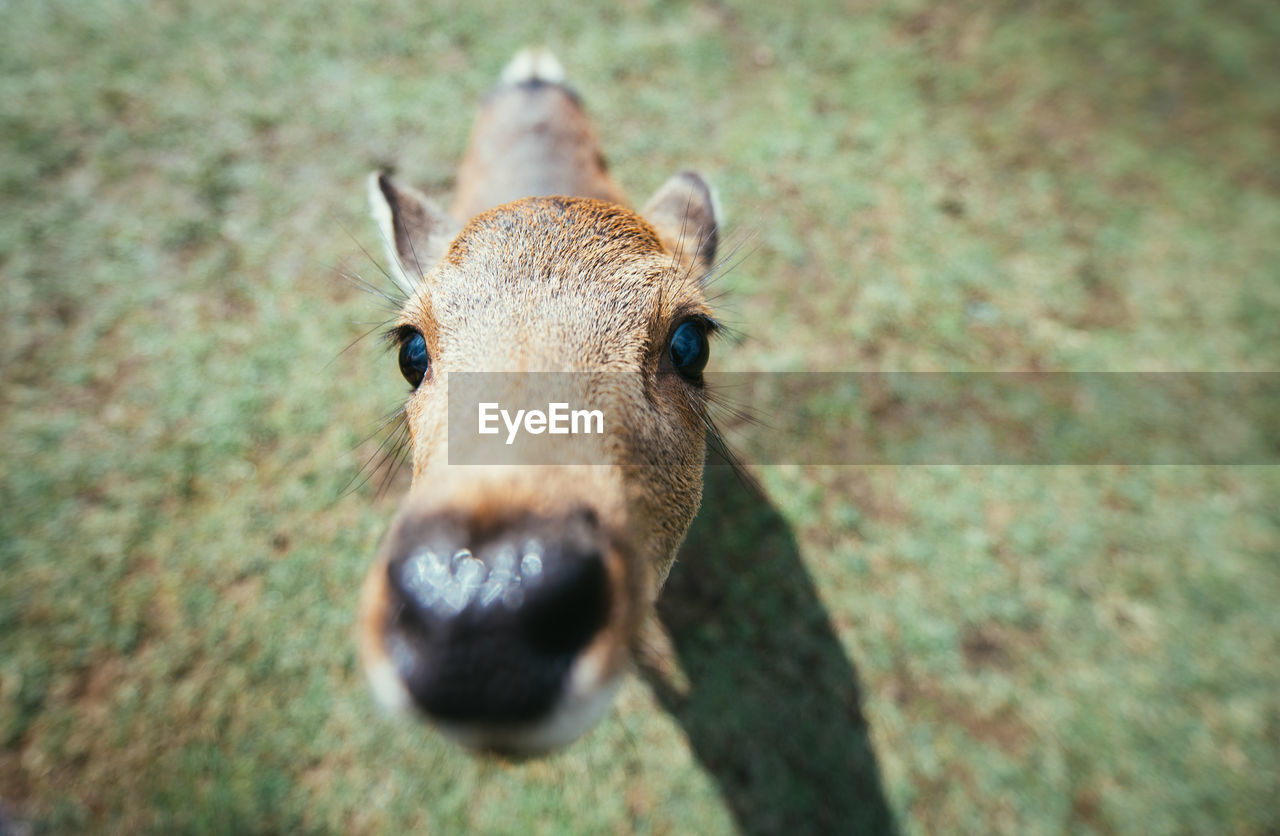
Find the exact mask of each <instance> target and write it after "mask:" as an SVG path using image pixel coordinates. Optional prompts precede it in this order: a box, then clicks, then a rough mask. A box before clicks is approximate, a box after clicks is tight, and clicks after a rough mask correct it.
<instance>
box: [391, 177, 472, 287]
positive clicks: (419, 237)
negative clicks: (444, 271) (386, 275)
mask: <svg viewBox="0 0 1280 836" xmlns="http://www.w3.org/2000/svg"><path fill="white" fill-rule="evenodd" d="M369 205H370V208H371V209H372V210H373V217H374V220H376V221H377V222H378V231H379V232H381V233H382V243H383V244H384V245H385V246H386V248H387V258H388V259H389V260H390V261H391V264H392V265H393V267H394V269H395V273H396V274H397V280H398V283H400V284H401V289H403V290H405V291H406V292H409V293H412V292H413V289H414V287H416V286H417V285H418V283H419V282H420V281H421V279H422V277H423V276H425V275H426V274H427V272H428V271H429V270H431V268H432V267H435V266H436V263H437V262H439V261H440V259H442V258H444V254H445V252H447V251H448V249H449V243H450V242H451V241H452V240H453V238H454V236H455V235H457V234H458V231H459V229H460V227H459V226H458V224H457V222H456V221H454V219H453V218H451V217H449V215H448V214H447V213H446V212H445V211H444V210H443V209H441V208H440V207H439V206H437V205H436V204H435V202H434V201H432V200H431V199H430V198H428V197H427V196H425V195H424V194H422V193H421V192H419V191H418V190H417V189H414V188H412V187H409V186H401V185H399V184H397V183H396V182H395V181H394V180H392V179H391V177H390V176H388V175H387V174H386V173H385V172H378V173H375V174H372V175H370V177H369Z"/></svg>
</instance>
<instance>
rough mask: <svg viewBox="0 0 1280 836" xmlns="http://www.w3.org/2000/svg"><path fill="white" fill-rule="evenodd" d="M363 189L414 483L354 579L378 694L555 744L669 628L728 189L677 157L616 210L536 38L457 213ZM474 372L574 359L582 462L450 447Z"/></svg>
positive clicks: (490, 118)
mask: <svg viewBox="0 0 1280 836" xmlns="http://www.w3.org/2000/svg"><path fill="white" fill-rule="evenodd" d="M368 195H369V200H370V205H371V209H372V214H373V217H374V219H375V221H376V222H377V224H378V227H379V231H380V234H381V236H382V239H383V242H384V245H385V248H386V257H387V261H388V263H389V271H390V273H391V274H392V276H393V279H394V281H395V282H396V284H397V285H399V286H400V288H401V289H402V290H403V296H404V302H403V305H402V307H401V308H400V310H399V313H398V314H397V315H396V318H395V320H394V324H393V325H392V327H391V328H390V329H389V331H388V338H389V340H390V341H391V346H392V348H393V350H394V351H395V352H397V354H398V361H399V367H400V372H401V373H402V375H403V376H404V378H405V379H406V381H407V382H408V384H409V386H410V387H411V391H410V393H409V394H408V396H407V398H406V400H405V403H404V419H405V422H406V425H407V428H408V436H409V442H408V443H409V445H410V449H409V452H408V456H409V459H408V460H409V461H410V462H411V465H412V468H411V469H412V482H411V484H410V487H409V489H408V492H407V494H406V495H405V496H404V497H403V500H402V501H401V503H400V505H399V507H398V510H397V511H396V513H395V516H394V518H393V520H392V521H391V523H390V526H389V528H388V529H387V531H386V533H385V535H384V536H383V538H382V540H381V543H380V545H379V546H378V549H377V553H376V556H375V557H374V560H373V563H372V565H371V567H370V568H369V570H368V573H367V575H366V577H365V580H364V582H363V585H362V588H361V590H360V594H359V615H358V618H357V626H356V633H357V644H358V651H359V657H360V660H361V665H362V668H363V670H364V672H365V675H366V678H367V679H368V682H369V684H370V686H371V689H372V692H373V694H374V696H375V698H376V700H377V702H379V703H381V704H382V705H383V706H385V707H386V708H388V709H390V710H392V711H393V712H396V713H403V714H408V715H410V716H412V717H415V718H418V719H421V720H425V721H426V722H427V723H428V724H429V725H431V726H433V727H435V728H436V729H438V730H439V731H440V732H441V733H442V734H443V735H444V736H445V737H446V738H448V739H450V740H452V741H454V742H455V743H457V744H459V745H461V746H462V747H464V748H465V749H467V750H470V751H472V752H475V753H486V754H496V755H499V756H503V757H511V758H523V757H536V756H540V755H544V754H547V753H550V752H553V751H555V750H558V749H560V748H562V747H564V746H567V745H568V744H569V743H570V742H572V741H573V740H575V739H577V738H578V737H579V736H580V735H582V734H583V733H585V732H586V731H587V730H588V729H590V728H592V727H593V726H595V725H596V724H597V723H598V722H599V720H600V719H601V718H602V717H603V716H604V715H605V714H606V713H607V711H608V709H609V707H610V705H611V704H612V701H613V697H614V694H615V693H616V691H617V689H618V687H619V685H620V683H621V682H622V681H623V680H624V678H625V676H626V675H627V672H628V670H629V669H630V668H631V666H632V663H633V661H634V660H635V658H636V656H637V654H638V653H641V652H642V651H643V647H644V645H645V642H646V639H645V636H650V635H654V633H652V632H651V631H652V630H654V629H657V630H658V631H661V628H660V627H656V628H655V626H654V625H655V622H656V616H655V615H654V612H655V602H656V600H657V599H658V597H659V593H660V591H661V589H662V586H663V584H664V583H665V581H666V578H667V575H668V573H669V572H670V570H671V567H672V564H673V563H674V561H675V559H676V554H677V551H678V549H679V547H680V545H681V543H682V541H683V540H684V537H685V534H686V532H687V531H688V529H689V526H690V524H691V522H692V520H693V518H694V516H695V514H696V513H697V511H698V508H699V505H700V503H701V501H702V487H703V466H704V459H705V456H706V451H707V434H708V431H709V428H710V427H711V424H710V422H709V419H708V404H709V402H710V396H709V394H708V391H707V387H706V383H705V380H704V376H703V372H704V369H705V367H706V365H707V362H708V358H709V341H710V338H711V337H712V336H713V335H715V333H716V332H717V331H718V330H720V329H721V326H720V324H719V323H718V321H717V320H716V318H715V317H714V315H713V312H712V310H711V308H710V307H709V303H708V299H707V295H706V293H705V283H706V281H707V280H708V277H709V276H710V275H711V274H713V272H714V271H715V269H716V261H715V259H716V247H717V240H718V236H719V228H720V222H719V220H718V218H719V209H718V205H717V199H716V197H715V195H714V192H713V190H712V188H711V186H710V184H709V183H708V182H707V180H706V179H705V178H704V177H702V176H701V175H700V174H698V173H696V172H693V171H683V172H680V173H677V174H675V175H674V176H672V177H671V178H670V179H668V180H667V181H666V182H665V183H664V184H663V185H662V186H661V187H660V188H659V189H658V191H657V192H656V193H655V194H654V195H653V196H652V198H651V199H650V200H649V201H648V202H647V203H645V204H644V206H643V208H641V209H640V210H639V211H635V210H633V209H631V208H628V203H627V200H626V197H625V195H624V193H623V192H622V190H621V189H620V188H619V187H618V186H617V185H616V184H615V182H614V180H613V179H612V177H611V175H610V173H609V171H608V168H607V165H606V162H605V157H604V155H603V154H602V152H601V150H600V147H599V144H598V140H597V136H596V133H595V130H594V128H593V126H592V123H591V121H590V120H589V118H588V116H587V114H586V111H585V109H584V106H583V104H582V101H581V99H580V98H579V96H578V94H577V93H576V92H575V91H574V90H573V88H571V87H570V86H569V85H568V83H567V82H566V81H565V74H564V69H563V67H562V66H561V65H560V63H559V61H558V60H557V59H556V58H555V57H554V56H553V55H552V54H551V53H549V52H547V51H546V50H542V49H526V50H522V51H521V52H519V53H518V54H517V55H516V56H515V57H514V58H513V59H512V60H511V62H510V63H509V64H508V65H507V66H506V68H505V69H504V70H503V72H502V75H501V79H500V81H499V82H498V84H497V85H496V86H495V87H494V88H493V89H492V90H491V91H490V93H489V94H488V96H487V98H486V99H485V101H484V102H483V104H482V106H481V108H480V110H479V113H478V115H477V117H476V119H475V122H474V125H473V128H472V133H471V138H470V141H469V145H468V148H467V151H466V153H465V155H464V157H463V160H462V162H461V164H460V166H459V168H458V173H457V178H456V188H455V198H454V200H453V203H452V205H451V206H450V209H449V210H448V211H445V210H443V209H442V208H441V207H440V205H438V204H437V203H435V202H434V201H433V200H431V199H430V198H428V197H427V196H425V195H424V194H423V193H421V192H420V191H418V190H416V189H414V188H413V187H411V186H408V185H406V184H402V183H400V182H398V181H397V180H396V179H394V178H393V177H392V176H391V175H390V174H389V173H387V172H385V171H381V172H375V173H374V174H372V175H371V176H370V177H369V180H368ZM469 372H512V373H523V372H559V373H570V374H569V375H568V378H569V379H570V380H572V381H580V383H577V384H574V385H577V386H578V387H579V389H580V391H578V392H577V394H578V395H579V396H581V398H582V399H583V400H586V401H590V402H591V403H593V404H594V405H595V406H597V407H599V408H601V409H602V411H603V412H604V413H606V414H608V415H609V416H611V417H610V423H609V424H608V425H607V426H605V427H604V429H603V432H602V433H601V435H600V436H599V438H598V440H596V441H594V442H593V443H594V444H595V445H596V446H595V447H593V448H592V449H593V450H594V451H595V454H594V455H595V457H594V458H593V459H592V460H591V462H590V463H565V464H545V463H539V462H536V461H524V460H520V459H519V458H517V459H516V460H513V461H508V462H504V463H502V464H490V465H475V464H473V465H468V464H461V463H459V459H460V456H459V450H458V449H457V445H459V444H463V445H464V446H465V444H466V440H465V439H463V438H462V437H461V433H460V432H459V431H458V428H457V427H451V426H450V424H449V420H448V403H447V402H448V398H449V394H448V385H447V382H448V380H449V376H450V375H454V376H455V377H457V376H459V375H461V374H465V373H469ZM598 373H608V374H609V376H608V377H607V380H608V382H607V383H605V384H601V383H600V380H601V378H600V376H599V374H598ZM613 373H617V374H613ZM521 379H524V378H521ZM528 385H532V384H528ZM463 452H465V451H463ZM451 459H452V463H451ZM490 589H497V590H498V591H503V590H505V592H504V594H502V595H492V594H485V590H490ZM512 589H516V590H517V591H518V593H519V594H507V593H510V592H511V591H512ZM658 635H661V633H660V632H659V633H658Z"/></svg>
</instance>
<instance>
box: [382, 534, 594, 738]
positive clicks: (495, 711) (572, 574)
mask: <svg viewBox="0 0 1280 836" xmlns="http://www.w3.org/2000/svg"><path fill="white" fill-rule="evenodd" d="M396 545H397V549H396V552H395V554H396V556H394V557H393V558H392V559H391V560H390V561H389V563H388V568H387V571H388V579H389V581H390V589H391V604H392V607H391V612H392V616H391V623H390V624H389V625H388V629H387V650H388V654H389V656H390V658H391V659H392V661H393V663H394V664H395V666H396V669H397V671H398V672H399V674H400V677H401V679H402V680H403V682H404V684H405V685H406V687H407V688H408V690H409V693H410V694H411V695H412V697H413V699H414V701H415V702H416V703H417V704H418V706H419V707H420V708H421V709H422V710H423V711H425V712H426V713H427V714H429V715H431V716H432V717H435V718H437V719H440V720H449V721H457V722H473V723H474V722H478V723H497V724H503V723H521V722H530V721H535V720H538V719H541V718H543V717H545V716H546V715H547V714H548V713H549V712H550V711H551V710H552V709H553V708H554V707H555V705H556V702H557V700H558V699H559V697H560V695H561V694H562V692H563V690H564V686H565V681H566V678H567V676H568V673H569V671H570V669H571V668H572V666H573V663H574V660H575V659H577V657H578V654H579V653H580V652H581V651H582V650H583V649H584V648H585V647H586V646H587V645H588V644H590V643H591V640H592V639H593V638H594V637H595V636H596V634H597V633H599V632H600V630H601V628H603V627H604V625H605V623H606V621H607V620H608V614H609V583H608V577H607V573H606V570H605V565H604V558H603V550H604V542H603V537H602V535H601V532H600V527H599V525H598V523H597V522H596V520H595V517H594V515H593V514H591V513H590V512H579V513H574V514H571V515H568V516H566V517H564V518H560V519H548V518H543V517H530V518H524V519H521V520H518V521H515V522H510V523H506V524H503V525H499V526H490V527H488V530H475V529H474V527H472V526H468V525H467V524H466V523H465V522H460V521H459V520H458V519H457V518H455V517H446V516H441V517H431V518H424V519H421V520H418V521H416V522H414V523H412V524H406V525H404V526H402V527H401V533H400V535H399V536H398V538H397V544H396Z"/></svg>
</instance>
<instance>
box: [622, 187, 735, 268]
mask: <svg viewBox="0 0 1280 836" xmlns="http://www.w3.org/2000/svg"><path fill="white" fill-rule="evenodd" d="M640 214H641V215H644V217H645V218H646V219H648V221H649V223H651V224H653V225H654V227H655V228H656V229H657V230H658V235H659V236H661V238H662V243H663V244H665V245H666V246H667V247H669V248H670V249H671V250H672V251H673V252H676V253H680V254H682V255H683V256H684V257H685V258H691V259H692V260H693V261H694V263H695V264H697V265H699V266H701V267H702V269H704V270H709V269H711V265H712V264H714V263H715V260H716V242H717V240H718V238H719V230H720V212H719V208H718V206H717V201H716V196H715V192H713V191H712V190H711V185H710V184H709V183H708V182H707V181H706V180H704V179H702V175H700V174H698V173H697V172H694V171H682V172H680V173H679V174H677V175H676V176H675V177H672V178H671V179H670V180H668V181H667V182H665V183H663V184H662V188H660V189H658V191H657V193H656V194H654V196H653V197H651V198H649V202H648V203H646V204H645V206H644V209H642V210H640Z"/></svg>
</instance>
